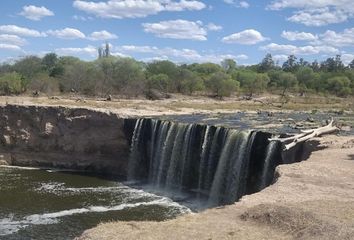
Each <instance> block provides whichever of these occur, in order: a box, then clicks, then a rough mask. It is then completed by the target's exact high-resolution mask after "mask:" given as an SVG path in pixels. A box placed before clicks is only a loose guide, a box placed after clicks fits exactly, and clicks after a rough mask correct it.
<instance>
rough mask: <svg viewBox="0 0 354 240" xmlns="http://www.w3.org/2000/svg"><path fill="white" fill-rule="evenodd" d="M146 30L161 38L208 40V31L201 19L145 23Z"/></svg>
mask: <svg viewBox="0 0 354 240" xmlns="http://www.w3.org/2000/svg"><path fill="white" fill-rule="evenodd" d="M143 27H144V31H145V32H147V33H153V34H155V35H156V36H157V37H160V38H173V39H190V40H197V41H205V40H207V37H206V35H207V31H206V30H205V29H204V28H203V26H202V23H201V22H200V21H197V22H191V21H187V20H181V19H178V20H171V21H162V22H159V23H143Z"/></svg>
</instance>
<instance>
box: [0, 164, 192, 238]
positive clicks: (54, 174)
mask: <svg viewBox="0 0 354 240" xmlns="http://www.w3.org/2000/svg"><path fill="white" fill-rule="evenodd" d="M187 212H190V210H189V209H188V208H187V207H184V206H182V205H180V204H178V203H176V202H173V201H172V200H171V199H169V198H167V197H161V196H157V195H155V194H152V193H147V192H145V191H143V190H139V189H135V188H131V187H128V186H127V185H124V184H123V183H119V182H115V181H109V180H104V179H100V178H97V177H93V176H84V175H78V174H73V173H69V172H59V171H52V170H39V169H30V168H28V169H27V168H10V167H0V239H73V238H74V237H75V236H79V235H80V234H81V233H82V232H83V231H84V230H85V229H88V228H91V227H93V226H96V225H97V224H99V223H100V222H107V221H110V220H124V221H128V220H157V221H160V220H165V219H169V218H173V217H176V216H177V215H180V214H183V213H187Z"/></svg>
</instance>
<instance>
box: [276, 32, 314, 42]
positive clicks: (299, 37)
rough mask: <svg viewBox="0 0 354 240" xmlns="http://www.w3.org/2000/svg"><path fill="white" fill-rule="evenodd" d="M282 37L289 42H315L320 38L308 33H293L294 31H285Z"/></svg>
mask: <svg viewBox="0 0 354 240" xmlns="http://www.w3.org/2000/svg"><path fill="white" fill-rule="evenodd" d="M281 36H282V37H283V38H285V39H288V40H289V41H314V40H316V39H317V38H318V37H317V36H316V35H313V34H312V33H307V32H297V31H295V32H292V31H283V32H282V33H281Z"/></svg>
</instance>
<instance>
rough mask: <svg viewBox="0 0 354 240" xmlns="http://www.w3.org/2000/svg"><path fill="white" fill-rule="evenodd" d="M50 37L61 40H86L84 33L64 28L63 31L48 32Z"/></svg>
mask: <svg viewBox="0 0 354 240" xmlns="http://www.w3.org/2000/svg"><path fill="white" fill-rule="evenodd" d="M47 33H48V34H49V35H52V36H54V37H57V38H61V39H79V38H81V39H83V38H85V37H86V36H85V34H84V33H82V32H81V31H80V30H78V29H75V28H64V29H61V30H49V31H47Z"/></svg>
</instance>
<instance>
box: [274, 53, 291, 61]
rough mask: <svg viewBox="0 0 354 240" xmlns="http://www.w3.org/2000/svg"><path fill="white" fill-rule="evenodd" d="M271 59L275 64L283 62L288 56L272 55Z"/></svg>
mask: <svg viewBox="0 0 354 240" xmlns="http://www.w3.org/2000/svg"><path fill="white" fill-rule="evenodd" d="M272 58H273V59H274V61H276V62H285V61H286V60H287V59H288V55H285V54H277V55H273V56H272Z"/></svg>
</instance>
